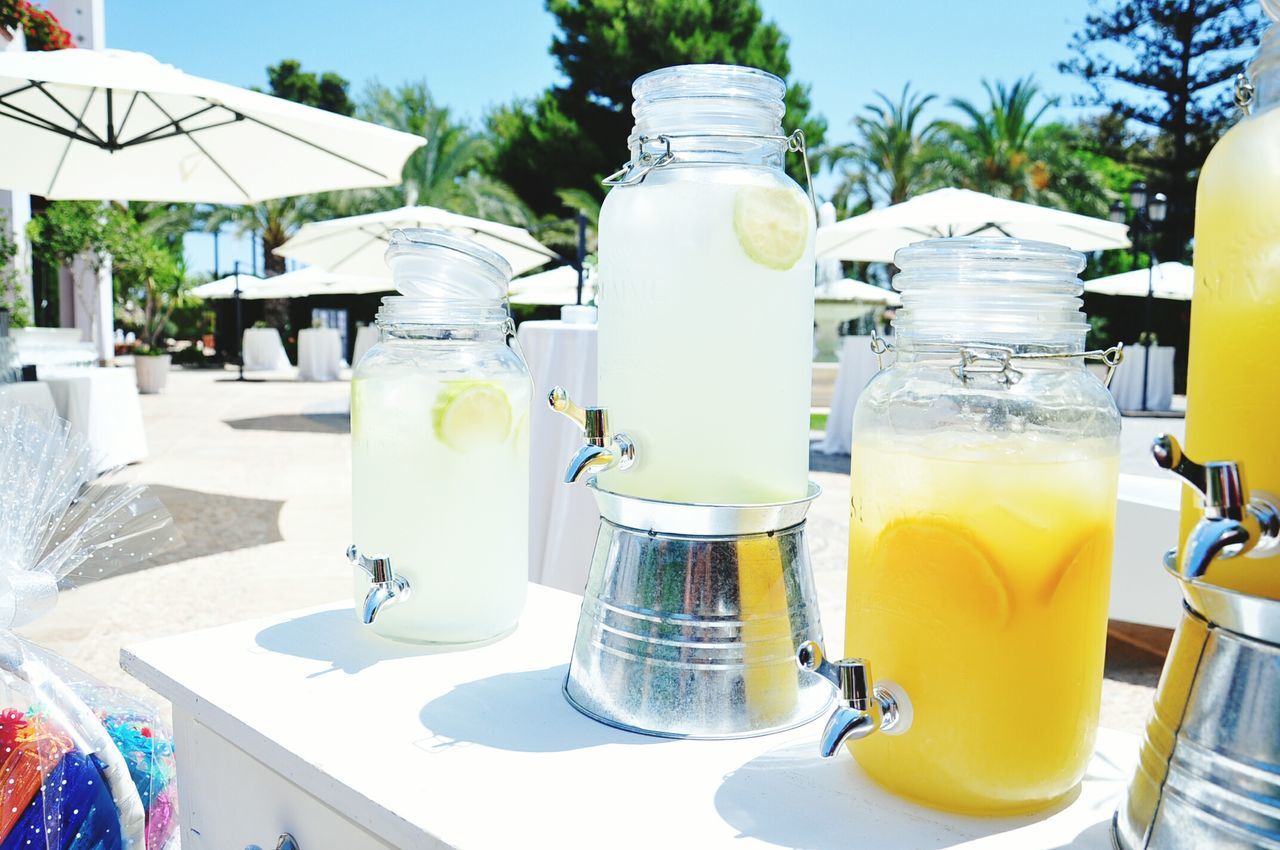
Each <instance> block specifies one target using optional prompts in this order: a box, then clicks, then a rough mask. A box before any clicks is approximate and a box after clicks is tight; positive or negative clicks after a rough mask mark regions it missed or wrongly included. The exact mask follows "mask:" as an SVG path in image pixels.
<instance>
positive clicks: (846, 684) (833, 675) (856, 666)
mask: <svg viewBox="0 0 1280 850" xmlns="http://www.w3.org/2000/svg"><path fill="white" fill-rule="evenodd" d="M796 662H797V663H798V664H799V665H800V667H801V668H802V669H804V670H808V671H810V672H813V673H817V674H818V675H819V676H822V677H823V678H824V679H826V680H828V681H829V682H831V684H833V685H835V687H836V691H837V696H836V710H835V712H834V713H832V715H831V717H830V718H829V719H828V720H827V728H826V729H824V730H823V732H822V741H821V743H820V744H819V747H818V751H819V752H820V753H821V754H822V757H823V758H831V757H832V756H834V755H835V754H836V753H837V752H839V751H840V747H841V745H843V744H845V743H846V742H848V741H856V740H858V739H859V738H865V737H867V736H868V735H870V734H871V733H873V732H884V733H886V734H890V735H897V734H901V733H902V732H905V731H907V729H908V728H910V726H911V702H910V700H908V699H907V697H906V694H903V693H900V692H899V693H895V692H894V691H892V690H890V689H889V688H887V687H884V686H882V685H874V684H873V683H872V681H871V668H870V665H868V663H867V662H866V660H865V659H862V658H844V659H841V660H840V661H837V662H836V663H835V664H832V663H831V662H830V661H828V660H827V659H826V656H825V655H824V654H823V652H822V647H821V646H820V645H819V644H818V643H816V642H815V641H811V640H807V641H805V642H804V643H802V644H800V649H799V650H797V651H796Z"/></svg>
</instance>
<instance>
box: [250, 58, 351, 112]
mask: <svg viewBox="0 0 1280 850" xmlns="http://www.w3.org/2000/svg"><path fill="white" fill-rule="evenodd" d="M267 83H268V86H269V88H268V91H270V92H271V94H273V95H275V96H276V97H283V98H284V99H286V100H292V101H294V102H295V103H305V104H306V105H307V106H316V107H319V108H320V109H325V110H328V111H329V112H336V113H338V114H339V115H354V114H355V111H356V105H355V104H354V103H353V102H352V101H351V96H350V94H349V93H348V89H349V88H350V85H351V84H350V83H348V82H347V80H346V79H345V78H343V77H341V76H339V75H338V74H335V73H334V72H332V71H325V72H324V73H322V74H316V73H315V72H313V71H303V70H302V63H301V62H299V61H298V60H297V59H283V60H281V61H280V62H277V63H276V64H275V65H272V66H271V67H269V68H267Z"/></svg>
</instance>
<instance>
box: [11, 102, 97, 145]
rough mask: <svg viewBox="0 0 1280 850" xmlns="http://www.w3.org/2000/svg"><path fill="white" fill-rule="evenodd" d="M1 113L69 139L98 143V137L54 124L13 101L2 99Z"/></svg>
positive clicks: (91, 143)
mask: <svg viewBox="0 0 1280 850" xmlns="http://www.w3.org/2000/svg"><path fill="white" fill-rule="evenodd" d="M5 110H9V111H8V112H6V111H5ZM0 115H3V116H4V117H6V118H9V119H11V120H13V121H18V122H20V123H22V124H28V125H30V126H32V127H37V128H39V129H41V130H45V131H47V132H50V133H57V134H58V135H59V136H66V137H67V138H69V139H76V140H78V141H81V142H85V143H86V144H90V145H96V144H97V140H96V139H91V138H89V137H88V136H82V135H80V134H79V133H77V132H76V131H75V130H68V129H67V128H66V127H63V126H62V125H61V124H54V123H53V122H52V121H49V120H48V119H46V118H41V117H40V116H39V115H34V114H32V113H30V112H27V111H26V110H25V109H23V108H22V107H20V106H14V105H13V104H12V103H4V102H3V101H0Z"/></svg>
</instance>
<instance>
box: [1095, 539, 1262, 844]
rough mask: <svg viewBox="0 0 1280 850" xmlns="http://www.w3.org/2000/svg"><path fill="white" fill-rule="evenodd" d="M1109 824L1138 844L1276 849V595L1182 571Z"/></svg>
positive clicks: (1123, 839)
mask: <svg viewBox="0 0 1280 850" xmlns="http://www.w3.org/2000/svg"><path fill="white" fill-rule="evenodd" d="M1166 567H1167V568H1169V571H1170V572H1171V573H1173V574H1174V576H1175V577H1176V578H1177V579H1178V581H1179V582H1180V583H1181V585H1182V590H1183V599H1184V607H1183V617H1182V621H1181V623H1180V624H1179V626H1178V629H1177V632H1176V633H1175V634H1174V638H1173V645H1172V646H1171V647H1170V649H1169V655H1168V658H1167V659H1166V661H1165V666H1164V672H1163V673H1162V674H1161V677H1160V685H1159V688H1158V690H1157V691H1156V700H1155V713H1154V714H1153V716H1152V718H1151V720H1150V721H1149V722H1148V724H1147V731H1146V736H1145V738H1144V740H1143V743H1142V749H1141V752H1140V754H1139V760H1138V768H1137V771H1136V773H1135V775H1134V777H1133V780H1132V781H1131V782H1130V785H1129V789H1128V793H1127V794H1126V796H1125V800H1124V802H1123V803H1122V804H1121V805H1120V808H1119V810H1118V811H1117V812H1116V815H1115V819H1114V822H1113V830H1112V835H1113V838H1114V840H1115V843H1116V846H1117V847H1120V848H1122V850H1139V848H1152V850H1156V848H1177V849H1178V850H1181V848H1188V850H1190V848H1207V847H1212V848H1215V850H1219V849H1220V848H1221V850H1234V848H1277V850H1280V601H1277V600H1272V599H1262V598H1259V597H1255V596H1249V595H1247V594H1243V593H1236V592H1234V591H1230V590H1225V589H1223V588H1218V587H1214V586H1212V585H1209V584H1205V583H1203V582H1200V581H1194V580H1187V579H1184V578H1182V577H1181V576H1179V575H1178V574H1177V572H1176V571H1175V570H1174V569H1172V568H1171V565H1170V564H1168V563H1166Z"/></svg>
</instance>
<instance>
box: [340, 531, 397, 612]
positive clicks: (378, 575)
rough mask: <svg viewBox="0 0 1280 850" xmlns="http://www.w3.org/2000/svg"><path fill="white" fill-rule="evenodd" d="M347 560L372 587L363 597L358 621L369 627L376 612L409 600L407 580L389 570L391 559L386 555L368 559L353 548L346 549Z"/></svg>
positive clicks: (368, 557)
mask: <svg viewBox="0 0 1280 850" xmlns="http://www.w3.org/2000/svg"><path fill="white" fill-rule="evenodd" d="M347 560H348V561H350V562H351V563H352V564H353V565H354V566H357V567H359V568H360V569H362V570H364V571H365V572H366V573H368V575H369V580H370V581H372V582H373V585H372V586H371V587H370V588H369V592H368V593H366V594H365V597H364V607H363V608H362V609H361V611H360V619H361V620H362V621H363V622H364V624H365V625H366V626H367V625H370V624H371V623H372V622H373V621H374V620H376V619H377V618H378V612H379V611H381V610H382V609H383V608H385V607H386V606H388V605H395V604H396V603H397V602H404V601H405V600H406V599H408V598H409V580H408V579H407V578H405V577H404V576H398V575H396V574H395V572H394V571H393V570H392V569H391V558H389V557H387V556H386V555H382V556H375V557H370V556H368V555H362V554H360V550H359V549H357V548H356V547H355V546H350V547H348V548H347Z"/></svg>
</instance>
